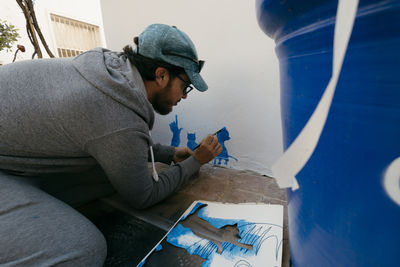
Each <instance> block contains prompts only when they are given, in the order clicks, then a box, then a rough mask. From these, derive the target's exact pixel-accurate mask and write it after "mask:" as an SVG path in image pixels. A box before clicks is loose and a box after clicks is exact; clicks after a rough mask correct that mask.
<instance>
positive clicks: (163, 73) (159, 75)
mask: <svg viewBox="0 0 400 267" xmlns="http://www.w3.org/2000/svg"><path fill="white" fill-rule="evenodd" d="M155 76H156V83H157V84H158V85H159V86H160V87H163V88H164V87H166V86H167V85H168V82H169V79H170V76H169V72H168V70H167V69H166V68H163V67H158V68H157V69H156V70H155Z"/></svg>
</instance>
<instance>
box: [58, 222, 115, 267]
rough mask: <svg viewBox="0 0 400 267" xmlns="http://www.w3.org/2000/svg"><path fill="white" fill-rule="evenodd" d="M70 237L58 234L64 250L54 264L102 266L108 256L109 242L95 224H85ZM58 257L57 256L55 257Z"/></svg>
mask: <svg viewBox="0 0 400 267" xmlns="http://www.w3.org/2000/svg"><path fill="white" fill-rule="evenodd" d="M77 227H79V228H80V230H79V231H77V232H75V233H73V234H72V235H70V237H69V238H68V237H67V238H65V237H64V238H63V237H62V236H58V238H59V242H60V245H61V246H63V249H62V250H63V251H60V252H58V253H59V254H60V255H59V256H58V257H61V258H60V259H59V260H57V262H54V265H57V266H102V265H103V263H104V261H105V259H106V256H107V244H106V240H105V239H104V236H103V234H102V233H101V232H100V231H99V230H98V229H97V228H96V227H95V226H94V225H84V226H83V227H82V226H81V227H80V226H79V225H78V226H77ZM55 258H57V257H55Z"/></svg>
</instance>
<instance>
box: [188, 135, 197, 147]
mask: <svg viewBox="0 0 400 267" xmlns="http://www.w3.org/2000/svg"><path fill="white" fill-rule="evenodd" d="M187 140H188V141H187V147H188V148H190V149H191V150H192V151H194V149H195V147H197V145H198V144H197V143H196V133H187Z"/></svg>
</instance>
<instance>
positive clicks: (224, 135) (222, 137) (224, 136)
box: [214, 127, 238, 165]
mask: <svg viewBox="0 0 400 267" xmlns="http://www.w3.org/2000/svg"><path fill="white" fill-rule="evenodd" d="M217 137H218V142H219V143H220V144H221V146H222V152H221V153H220V154H219V155H218V156H217V157H216V158H215V159H214V164H217V165H222V163H224V164H225V165H228V162H229V158H232V159H234V160H236V161H238V160H237V158H235V157H233V156H231V155H229V154H228V150H227V149H226V146H225V142H226V141H228V140H230V139H231V137H230V136H229V132H228V130H227V129H226V127H224V128H222V131H221V132H219V133H218V134H217ZM223 161H224V162H223Z"/></svg>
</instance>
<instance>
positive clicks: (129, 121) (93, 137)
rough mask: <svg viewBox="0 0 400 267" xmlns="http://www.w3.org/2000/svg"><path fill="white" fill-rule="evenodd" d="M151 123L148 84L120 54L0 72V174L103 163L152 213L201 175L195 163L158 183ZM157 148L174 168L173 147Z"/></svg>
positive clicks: (125, 192)
mask: <svg viewBox="0 0 400 267" xmlns="http://www.w3.org/2000/svg"><path fill="white" fill-rule="evenodd" d="M153 123H154V111H153V108H152V105H151V103H150V102H149V101H148V99H147V95H146V90H145V87H144V83H143V80H142V78H141V76H140V74H139V72H138V71H137V69H136V68H135V66H133V65H132V64H130V62H129V60H128V59H127V58H126V57H125V56H124V55H123V54H122V53H116V52H111V51H109V50H106V49H101V48H96V49H93V50H90V51H88V52H85V53H83V54H81V55H79V56H77V57H75V58H68V59H41V60H29V61H23V62H17V63H12V64H8V65H5V66H2V67H0V170H5V171H8V172H11V173H14V174H18V175H25V176H35V175H41V174H46V173H47V174H48V173H74V172H81V171H85V170H88V169H90V168H92V167H94V166H95V165H97V164H100V166H101V167H102V169H103V170H104V171H105V173H106V174H107V176H108V178H109V179H110V181H111V183H112V184H113V186H114V188H115V189H116V190H117V191H118V192H119V193H120V194H121V195H122V196H123V197H124V198H125V199H126V200H127V201H128V202H129V203H130V204H131V205H132V206H134V207H137V208H144V207H148V206H151V205H153V204H155V203H157V202H159V201H160V200H162V199H164V198H165V197H166V196H168V195H169V194H171V193H172V192H174V191H175V190H176V189H177V188H179V186H181V185H182V184H183V183H184V182H185V181H187V180H188V179H189V177H191V176H193V175H194V174H195V173H196V172H197V171H198V170H199V168H200V164H199V162H198V161H197V160H196V158H194V157H193V156H191V157H189V158H188V159H186V160H185V161H182V162H180V163H178V164H176V165H173V166H171V167H170V168H169V169H168V170H166V171H164V172H163V173H160V174H159V180H158V181H155V179H153V176H152V174H151V173H150V172H149V171H148V167H147V166H148V161H149V159H150V157H149V155H150V153H149V146H150V145H152V141H151V138H150V136H149V131H150V130H151V129H152V127H153ZM153 149H154V157H155V161H159V162H163V163H167V164H170V163H171V162H172V158H173V151H174V150H173V147H169V146H162V145H160V144H156V145H153ZM0 186H1V185H0Z"/></svg>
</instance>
